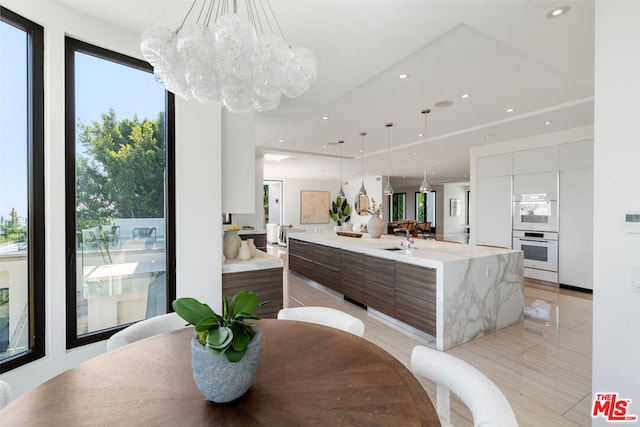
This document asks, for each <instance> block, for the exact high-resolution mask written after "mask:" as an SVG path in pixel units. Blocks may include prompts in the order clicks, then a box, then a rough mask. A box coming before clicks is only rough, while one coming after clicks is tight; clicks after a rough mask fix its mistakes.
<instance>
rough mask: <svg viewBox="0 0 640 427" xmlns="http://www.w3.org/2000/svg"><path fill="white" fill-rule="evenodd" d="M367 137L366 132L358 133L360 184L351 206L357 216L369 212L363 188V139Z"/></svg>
mask: <svg viewBox="0 0 640 427" xmlns="http://www.w3.org/2000/svg"><path fill="white" fill-rule="evenodd" d="M366 135H367V133H366V132H360V137H361V138H362V143H361V144H362V145H361V147H362V149H361V152H360V154H361V155H362V157H361V159H362V184H361V185H360V190H359V191H358V194H357V195H356V200H355V202H354V203H353V205H354V206H355V208H356V213H357V214H358V215H365V214H367V213H368V212H369V196H367V189H366V188H364V137H365V136H366Z"/></svg>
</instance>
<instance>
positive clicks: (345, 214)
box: [329, 196, 351, 227]
mask: <svg viewBox="0 0 640 427" xmlns="http://www.w3.org/2000/svg"><path fill="white" fill-rule="evenodd" d="M329 215H330V216H331V219H332V220H334V221H335V222H336V225H337V226H338V227H341V226H342V224H344V223H345V222H349V219H351V206H349V202H348V201H347V198H346V197H345V198H342V197H340V196H338V197H336V200H335V202H331V209H329Z"/></svg>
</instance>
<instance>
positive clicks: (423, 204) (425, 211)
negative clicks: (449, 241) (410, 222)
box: [415, 191, 436, 230]
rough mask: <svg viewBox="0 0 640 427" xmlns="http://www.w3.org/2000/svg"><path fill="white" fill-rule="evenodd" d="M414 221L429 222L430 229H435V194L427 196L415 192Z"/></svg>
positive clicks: (433, 192)
mask: <svg viewBox="0 0 640 427" xmlns="http://www.w3.org/2000/svg"><path fill="white" fill-rule="evenodd" d="M415 195H416V219H417V220H418V221H419V222H430V223H431V228H432V229H433V230H435V228H436V192H435V191H430V192H429V193H427V194H424V193H419V192H416V193H415Z"/></svg>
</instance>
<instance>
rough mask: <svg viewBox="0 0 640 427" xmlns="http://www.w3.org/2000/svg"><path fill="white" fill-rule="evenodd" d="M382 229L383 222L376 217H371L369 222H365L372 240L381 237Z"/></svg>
mask: <svg viewBox="0 0 640 427" xmlns="http://www.w3.org/2000/svg"><path fill="white" fill-rule="evenodd" d="M383 228H384V222H382V219H381V218H380V217H379V216H378V215H371V218H369V222H367V231H368V232H369V236H370V237H371V238H372V239H379V238H380V236H381V235H382V229H383Z"/></svg>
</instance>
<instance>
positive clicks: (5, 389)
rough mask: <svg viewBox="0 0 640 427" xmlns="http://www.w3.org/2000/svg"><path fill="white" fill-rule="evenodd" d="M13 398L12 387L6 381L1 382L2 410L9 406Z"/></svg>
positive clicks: (0, 403)
mask: <svg viewBox="0 0 640 427" xmlns="http://www.w3.org/2000/svg"><path fill="white" fill-rule="evenodd" d="M10 398H11V387H9V383H7V382H6V381H3V380H0V409H2V408H4V407H5V406H7V403H9V399H10Z"/></svg>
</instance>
